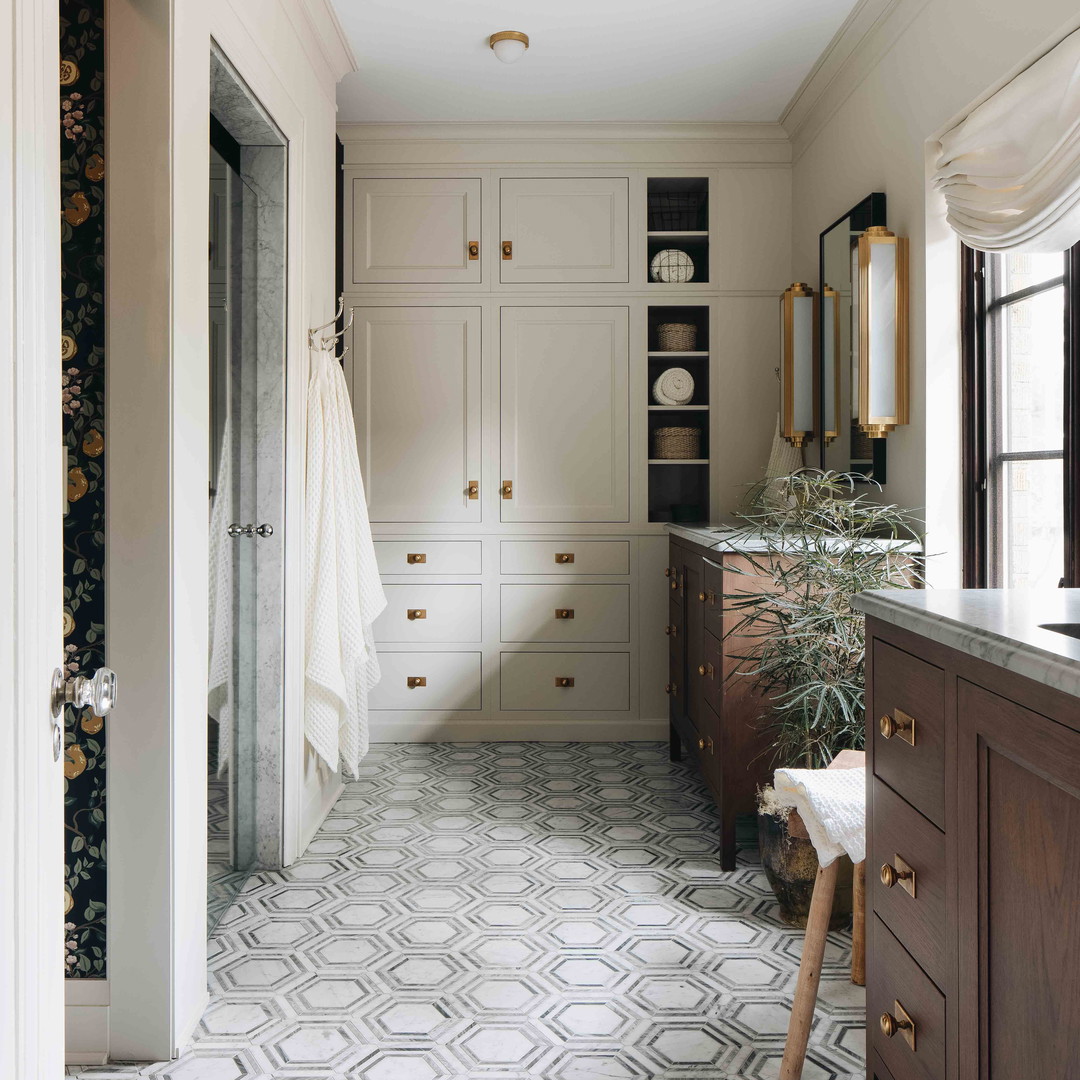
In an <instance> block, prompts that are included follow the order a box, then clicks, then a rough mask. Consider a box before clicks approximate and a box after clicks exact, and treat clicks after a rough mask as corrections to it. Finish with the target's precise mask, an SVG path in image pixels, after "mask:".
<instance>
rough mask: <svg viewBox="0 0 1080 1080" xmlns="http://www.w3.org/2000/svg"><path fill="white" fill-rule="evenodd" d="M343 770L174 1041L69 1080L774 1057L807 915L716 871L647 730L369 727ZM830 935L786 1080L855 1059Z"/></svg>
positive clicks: (837, 1074) (514, 1079)
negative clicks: (528, 735)
mask: <svg viewBox="0 0 1080 1080" xmlns="http://www.w3.org/2000/svg"><path fill="white" fill-rule="evenodd" d="M362 772H363V775H362V776H361V778H360V779H359V780H357V781H356V782H355V783H352V784H350V785H349V786H348V788H347V789H346V791H345V793H344V795H343V796H342V798H341V799H340V800H339V802H338V804H337V806H336V807H335V808H334V811H333V813H332V814H331V816H330V817H329V818H328V819H327V821H326V824H325V825H324V827H323V829H322V830H321V831H320V833H319V835H318V836H317V838H316V839H315V841H314V842H313V844H312V846H311V849H310V850H309V851H308V853H307V854H306V856H305V857H304V858H303V859H302V860H301V861H300V862H298V863H297V864H296V865H294V866H293V867H291V868H290V869H289V870H288V871H286V872H284V873H257V874H254V875H253V876H252V877H251V879H250V880H249V881H248V883H247V884H246V886H245V887H244V889H243V890H242V892H241V893H240V895H239V897H238V898H237V901H236V902H235V903H234V904H233V906H232V908H231V909H230V911H229V912H228V914H227V915H226V916H225V917H224V918H223V919H222V920H221V922H220V924H219V926H218V929H217V932H216V933H215V935H214V937H213V938H212V939H211V942H210V953H211V961H210V969H211V973H210V993H211V1002H210V1006H209V1008H208V1009H207V1011H206V1014H205V1016H204V1017H203V1020H202V1023H201V1025H200V1027H199V1030H198V1032H197V1034H196V1038H195V1041H194V1044H193V1045H192V1047H191V1048H190V1049H189V1050H188V1051H187V1053H185V1054H184V1056H183V1057H181V1058H180V1059H179V1060H178V1061H175V1062H173V1063H171V1064H164V1065H160V1064H159V1065H151V1066H142V1067H139V1066H127V1067H116V1066H107V1067H102V1068H92V1069H86V1068H84V1069H81V1070H78V1069H75V1070H71V1074H72V1075H75V1076H81V1077H87V1078H90V1077H93V1078H95V1080H110V1078H117V1080H119V1078H124V1080H131V1078H134V1077H140V1078H153V1080H241V1078H243V1080H270V1078H274V1080H301V1078H305V1080H313V1078H317V1080H346V1078H348V1080H467V1078H468V1080H481V1078H485V1080H643V1078H663V1080H735V1078H738V1080H769V1078H775V1076H776V1075H777V1072H778V1070H779V1064H780V1057H781V1055H782V1052H783V1044H784V1035H785V1033H786V1030H787V1021H788V1016H789V1008H788V1005H789V1002H790V1000H791V995H792V992H793V989H794V985H795V976H796V971H797V968H798V960H799V953H800V949H801V943H802V935H801V933H799V932H797V931H794V930H790V929H788V928H787V927H785V926H783V925H782V924H781V923H779V922H778V920H777V919H776V915H775V905H774V903H773V898H772V894H771V892H770V891H769V888H768V885H767V883H766V882H765V879H764V876H763V875H762V873H761V871H760V869H759V868H758V865H757V853H756V851H755V850H754V849H753V848H749V849H747V850H745V851H744V852H743V853H742V854H741V855H740V859H739V868H738V870H736V872H735V873H733V874H725V873H723V872H722V871H721V870H720V867H719V863H718V861H717V860H716V859H715V858H714V856H713V849H714V839H713V837H714V835H715V830H716V820H715V816H714V813H713V810H712V806H711V803H710V801H709V798H708V796H707V795H706V793H705V791H704V790H703V788H702V787H701V785H700V783H699V782H698V780H697V779H696V778H695V777H694V775H693V773H692V772H691V771H690V770H689V769H687V768H686V767H684V766H682V765H672V764H671V763H669V762H668V760H667V748H666V745H664V746H662V745H660V744H658V743H618V744H581V743H574V744H565V743H527V744H526V743H522V744H507V743H501V744H492V743H484V744H460V743H458V744H437V745H431V744H426V745H425V744H421V745H393V746H386V745H384V746H379V747H377V748H376V749H375V750H374V751H373V752H372V753H371V754H370V755H369V757H368V758H367V759H366V761H365V763H364V765H363V767H362ZM751 824H752V823H751ZM748 838H749V837H748ZM849 946H850V936H849V935H847V934H834V935H831V937H830V945H829V949H828V954H827V956H826V965H825V969H824V974H823V978H822V983H821V997H820V1000H819V1005H818V1020H817V1023H816V1026H815V1028H814V1032H813V1036H812V1039H811V1048H810V1053H809V1057H808V1061H807V1066H806V1070H805V1072H804V1074H803V1075H804V1077H805V1080H854V1078H856V1077H859V1078H861V1077H862V1076H863V1075H864V1072H863V1068H862V1047H863V992H862V990H860V989H859V988H858V987H855V986H853V985H852V984H851V981H850V978H849V972H848V966H847V965H848V948H849Z"/></svg>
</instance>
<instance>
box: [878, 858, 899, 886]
mask: <svg viewBox="0 0 1080 1080" xmlns="http://www.w3.org/2000/svg"><path fill="white" fill-rule="evenodd" d="M881 884H882V885H884V886H885V888H886V889H891V888H892V887H893V886H894V885H895V884H896V868H895V867H894V866H891V865H890V864H889V863H882V864H881Z"/></svg>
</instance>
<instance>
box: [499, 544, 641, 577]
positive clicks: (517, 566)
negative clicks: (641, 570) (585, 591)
mask: <svg viewBox="0 0 1080 1080" xmlns="http://www.w3.org/2000/svg"><path fill="white" fill-rule="evenodd" d="M499 550H500V563H501V569H502V572H503V573H504V574H565V575H567V576H569V575H571V574H629V573H630V541H629V540H579V539H576V538H575V539H573V540H503V541H502V543H501V544H500V545H499Z"/></svg>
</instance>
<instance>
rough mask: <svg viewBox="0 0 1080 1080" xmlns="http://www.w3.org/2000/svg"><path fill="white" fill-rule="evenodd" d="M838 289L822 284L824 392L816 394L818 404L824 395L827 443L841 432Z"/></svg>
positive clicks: (822, 379)
mask: <svg viewBox="0 0 1080 1080" xmlns="http://www.w3.org/2000/svg"><path fill="white" fill-rule="evenodd" d="M837 301H838V297H837V295H836V290H835V289H830V288H829V286H828V285H823V286H822V288H821V297H820V299H819V302H820V304H821V307H820V309H819V310H820V317H821V366H820V368H819V367H817V366H816V365H815V368H814V370H815V371H820V375H821V389H820V393H816V394H815V395H814V404H815V405H816V404H817V403H818V400H819V399H820V402H821V407H822V408H823V409H824V415H823V416H822V418H821V423H820V424H815V425H814V426H815V428H820V430H821V434H822V437H823V438H824V440H825V445H826V446H828V445H829V444H830V443H832V442H833V440H835V439H836V437H837V435H839V434H840V305H839V303H838V302H837Z"/></svg>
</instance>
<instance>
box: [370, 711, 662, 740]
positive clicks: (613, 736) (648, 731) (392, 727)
mask: <svg viewBox="0 0 1080 1080" xmlns="http://www.w3.org/2000/svg"><path fill="white" fill-rule="evenodd" d="M667 737H668V722H667V720H666V719H664V720H623V719H619V720H468V719H463V718H452V719H447V718H445V717H442V716H434V717H432V718H431V719H430V720H427V719H423V718H416V717H411V718H410V719H408V720H382V721H380V720H372V721H371V741H372V742H373V743H395V742H655V741H656V740H658V739H666V738H667Z"/></svg>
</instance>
